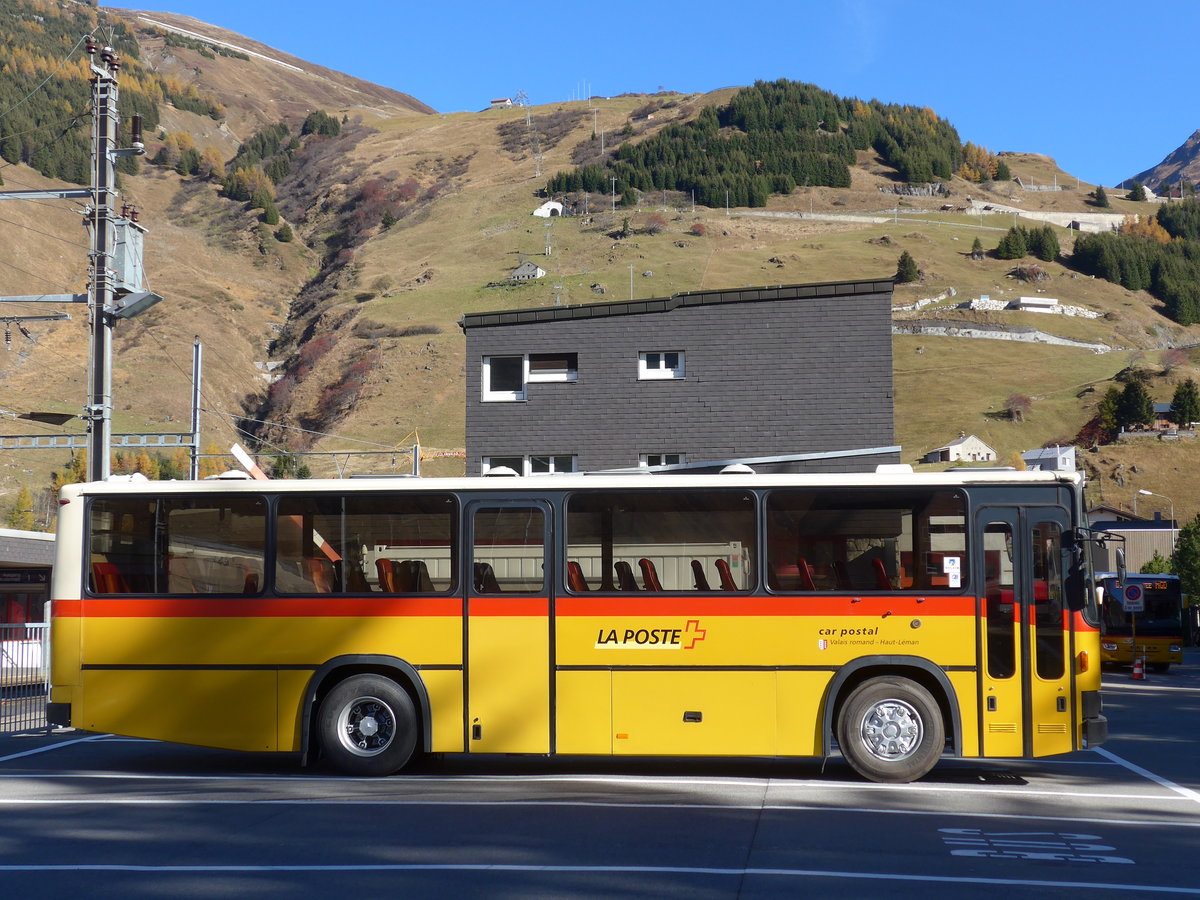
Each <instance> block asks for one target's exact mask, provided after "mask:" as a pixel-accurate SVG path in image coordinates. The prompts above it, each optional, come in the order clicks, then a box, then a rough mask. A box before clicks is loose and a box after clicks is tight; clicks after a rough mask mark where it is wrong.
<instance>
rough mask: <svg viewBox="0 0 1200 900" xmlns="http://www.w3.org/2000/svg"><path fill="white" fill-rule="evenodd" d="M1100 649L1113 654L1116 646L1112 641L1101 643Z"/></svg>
mask: <svg viewBox="0 0 1200 900" xmlns="http://www.w3.org/2000/svg"><path fill="white" fill-rule="evenodd" d="M1100 649H1101V650H1107V651H1108V652H1109V653H1115V652H1116V650H1117V645H1116V644H1114V643H1113V642H1112V641H1101V642H1100Z"/></svg>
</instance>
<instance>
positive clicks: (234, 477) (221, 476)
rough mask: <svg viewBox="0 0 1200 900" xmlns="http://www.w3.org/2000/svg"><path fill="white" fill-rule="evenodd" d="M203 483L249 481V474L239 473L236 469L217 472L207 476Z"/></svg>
mask: <svg viewBox="0 0 1200 900" xmlns="http://www.w3.org/2000/svg"><path fill="white" fill-rule="evenodd" d="M204 480H205V481H250V473H249V472H241V471H239V470H237V469H228V470H226V471H224V472H218V473H217V474H216V475H208V476H206V477H205V479H204Z"/></svg>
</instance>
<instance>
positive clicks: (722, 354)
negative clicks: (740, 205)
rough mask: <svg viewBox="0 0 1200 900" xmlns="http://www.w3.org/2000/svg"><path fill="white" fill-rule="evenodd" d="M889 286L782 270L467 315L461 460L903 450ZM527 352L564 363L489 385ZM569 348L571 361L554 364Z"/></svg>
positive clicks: (475, 465)
mask: <svg viewBox="0 0 1200 900" xmlns="http://www.w3.org/2000/svg"><path fill="white" fill-rule="evenodd" d="M892 287H893V285H892V282H891V281H890V280H887V279H883V280H871V281H850V282H837V283H822V284H805V285H782V286H778V287H760V288H745V289H736V290H721V291H696V292H688V293H680V294H675V295H673V296H671V297H667V298H661V299H650V300H638V301H630V302H627V303H625V302H618V303H595V304H584V305H580V306H567V307H543V308H538V309H527V310H515V311H504V312H495V313H473V314H468V315H465V316H464V317H463V318H462V320H461V321H460V323H459V324H460V325H461V327H462V328H463V330H464V332H465V334H466V341H467V356H466V359H467V362H466V392H467V396H466V431H467V435H466V438H467V448H466V449H467V473H468V474H478V473H480V472H481V471H483V469H484V460H485V459H490V458H512V457H522V458H525V459H526V460H527V461H528V459H529V458H530V457H533V456H536V457H539V458H545V457H558V458H559V459H560V461H561V459H562V458H565V457H573V458H574V466H575V470H576V471H597V470H608V469H621V468H630V467H635V466H637V465H638V464H639V459H641V458H644V457H645V456H646V455H650V456H651V459H652V460H655V459H656V457H658V456H659V455H663V454H681V455H682V456H683V457H684V459H685V460H686V463H687V464H689V465H690V466H695V465H697V464H700V463H705V462H724V461H729V460H752V461H753V462H752V464H753V465H754V466H755V468H756V469H758V470H760V471H807V472H812V471H839V472H846V471H871V470H873V469H874V468H875V466H876V465H878V464H880V463H896V462H899V448H898V447H895V446H893V444H894V439H895V431H894V425H893V418H892V336H891V298H892ZM674 354H678V357H676V356H674ZM531 358H532V363H533V366H534V370H533V371H534V372H535V374H534V377H535V378H536V377H538V376H537V367H538V366H539V365H540V366H543V367H547V366H552V365H558V366H559V369H558V376H552V377H560V378H561V380H557V381H528V382H527V383H525V384H523V386H522V389H521V390H520V391H518V392H516V396H517V397H518V399H499V400H485V399H484V398H485V389H489V390H490V387H491V386H492V385H493V383H496V384H499V382H500V381H501V378H502V376H501V374H500V372H501V370H502V369H503V368H505V367H507V371H508V373H509V375H510V376H511V374H512V372H514V371H516V368H517V365H518V363H520V362H521V361H523V362H524V365H525V371H526V373H529V372H530V371H531V369H530V362H531ZM564 359H565V360H566V363H565V365H566V366H568V367H569V366H571V365H572V364H573V365H574V367H575V368H574V371H570V372H566V373H563V371H562V365H564V364H563V363H562V360H564ZM548 360H549V362H548ZM555 360H557V362H555ZM639 360H640V362H639ZM676 363H677V364H678V367H679V368H678V370H677V371H671V370H670V368H669V366H668V364H670V365H674V364H676ZM493 364H494V368H489V366H492V365H493ZM648 367H649V368H648ZM654 367H657V368H654ZM673 374H678V375H679V377H671V376H672V375H673ZM647 375H654V376H657V377H647ZM507 386H509V387H511V386H512V385H511V384H509V385H507ZM490 395H491V396H497V394H496V393H495V392H491V394H490ZM507 396H512V395H507ZM830 454H848V455H838V456H832V457H831V456H830ZM777 457H800V458H794V459H783V460H779V459H776V458H777ZM717 467H718V468H719V466H717ZM558 470H561V468H560V469H558ZM526 471H529V469H528V467H527V468H526Z"/></svg>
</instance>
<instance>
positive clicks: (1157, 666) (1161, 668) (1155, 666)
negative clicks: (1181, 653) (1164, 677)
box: [1150, 662, 1171, 674]
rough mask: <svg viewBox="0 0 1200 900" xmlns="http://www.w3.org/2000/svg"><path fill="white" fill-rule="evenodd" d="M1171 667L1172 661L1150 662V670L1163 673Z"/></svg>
mask: <svg viewBox="0 0 1200 900" xmlns="http://www.w3.org/2000/svg"><path fill="white" fill-rule="evenodd" d="M1170 668H1171V664H1170V663H1164V662H1155V663H1150V671H1151V672H1158V673H1160V674H1161V673H1163V672H1166V671H1167V670H1168V669H1170Z"/></svg>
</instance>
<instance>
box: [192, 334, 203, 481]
mask: <svg viewBox="0 0 1200 900" xmlns="http://www.w3.org/2000/svg"><path fill="white" fill-rule="evenodd" d="M203 355H204V345H203V344H201V343H200V335H196V338H195V340H193V341H192V453H191V457H192V458H191V466H190V471H189V474H190V475H191V477H192V481H199V480H200V373H201V371H202V367H201V364H200V361H201V359H202V358H203Z"/></svg>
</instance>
